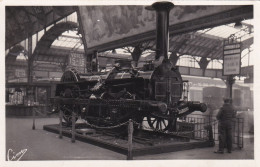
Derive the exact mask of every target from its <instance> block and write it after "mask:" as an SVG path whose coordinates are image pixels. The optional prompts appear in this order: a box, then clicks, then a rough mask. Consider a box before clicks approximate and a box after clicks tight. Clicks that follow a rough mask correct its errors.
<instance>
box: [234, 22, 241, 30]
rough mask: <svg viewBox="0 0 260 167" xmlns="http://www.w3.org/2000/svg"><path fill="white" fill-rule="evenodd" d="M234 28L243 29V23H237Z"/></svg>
mask: <svg viewBox="0 0 260 167" xmlns="http://www.w3.org/2000/svg"><path fill="white" fill-rule="evenodd" d="M234 28H236V29H241V28H242V23H241V21H237V22H236V23H235V25H234Z"/></svg>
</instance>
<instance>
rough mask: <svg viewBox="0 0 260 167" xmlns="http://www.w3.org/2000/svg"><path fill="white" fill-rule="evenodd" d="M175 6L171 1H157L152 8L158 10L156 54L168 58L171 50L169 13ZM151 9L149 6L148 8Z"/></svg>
mask: <svg viewBox="0 0 260 167" xmlns="http://www.w3.org/2000/svg"><path fill="white" fill-rule="evenodd" d="M173 7H174V4H173V3H171V2H155V3H154V4H152V9H154V10H156V55H155V60H157V59H159V58H160V57H164V59H168V50H169V13H170V10H171V9H172V8H173ZM148 9H149V8H148Z"/></svg>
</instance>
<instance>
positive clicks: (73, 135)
mask: <svg viewBox="0 0 260 167" xmlns="http://www.w3.org/2000/svg"><path fill="white" fill-rule="evenodd" d="M75 117H76V113H75V112H74V111H72V127H71V128H72V129H71V142H72V143H75V124H76V123H75V122H76V118H75Z"/></svg>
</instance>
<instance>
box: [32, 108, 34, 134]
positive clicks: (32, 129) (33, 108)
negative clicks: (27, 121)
mask: <svg viewBox="0 0 260 167" xmlns="http://www.w3.org/2000/svg"><path fill="white" fill-rule="evenodd" d="M32 112H33V125H32V130H35V110H34V107H32Z"/></svg>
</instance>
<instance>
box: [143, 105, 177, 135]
mask: <svg viewBox="0 0 260 167" xmlns="http://www.w3.org/2000/svg"><path fill="white" fill-rule="evenodd" d="M164 116H165V117H168V116H171V117H172V111H170V110H167V112H166V113H165V114H164ZM165 117H163V116H159V115H149V116H147V117H146V118H147V122H148V125H149V126H150V128H152V129H153V130H157V131H163V132H165V131H167V130H168V131H169V130H171V129H172V127H173V122H174V119H167V118H165Z"/></svg>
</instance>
